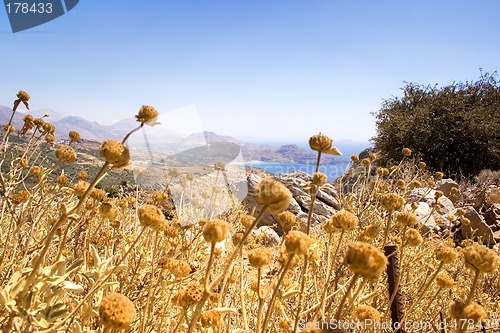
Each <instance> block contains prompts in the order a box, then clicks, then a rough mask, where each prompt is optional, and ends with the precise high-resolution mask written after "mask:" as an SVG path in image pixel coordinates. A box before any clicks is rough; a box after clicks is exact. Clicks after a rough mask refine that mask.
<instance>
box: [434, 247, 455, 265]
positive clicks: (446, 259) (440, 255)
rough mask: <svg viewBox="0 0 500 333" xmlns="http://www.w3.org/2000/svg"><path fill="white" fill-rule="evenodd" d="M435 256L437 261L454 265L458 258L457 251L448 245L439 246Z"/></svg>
mask: <svg viewBox="0 0 500 333" xmlns="http://www.w3.org/2000/svg"><path fill="white" fill-rule="evenodd" d="M434 254H435V256H436V259H437V260H439V261H442V262H443V263H445V264H449V263H452V262H453V261H455V259H457V257H458V253H457V251H456V250H455V249H453V248H451V247H449V246H446V245H439V246H438V247H437V248H436V249H435V251H434Z"/></svg>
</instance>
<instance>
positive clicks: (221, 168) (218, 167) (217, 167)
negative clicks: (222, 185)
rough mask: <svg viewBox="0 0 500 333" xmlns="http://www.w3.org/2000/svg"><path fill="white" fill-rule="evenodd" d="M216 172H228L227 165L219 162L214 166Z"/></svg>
mask: <svg viewBox="0 0 500 333" xmlns="http://www.w3.org/2000/svg"><path fill="white" fill-rule="evenodd" d="M214 170H216V171H224V170H226V165H225V164H224V163H222V162H217V163H215V164H214Z"/></svg>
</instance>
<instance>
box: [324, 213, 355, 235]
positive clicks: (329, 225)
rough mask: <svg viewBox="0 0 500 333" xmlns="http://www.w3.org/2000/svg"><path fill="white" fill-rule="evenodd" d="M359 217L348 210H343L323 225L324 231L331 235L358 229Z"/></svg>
mask: <svg viewBox="0 0 500 333" xmlns="http://www.w3.org/2000/svg"><path fill="white" fill-rule="evenodd" d="M358 223H359V219H358V217H357V216H356V215H355V214H353V213H351V212H348V211H346V210H341V211H339V212H337V213H335V214H333V215H332V217H331V218H329V219H328V220H327V221H326V222H325V224H323V229H325V231H326V232H327V233H329V234H331V233H334V232H338V231H342V230H343V231H350V230H354V229H356V227H357V226H358Z"/></svg>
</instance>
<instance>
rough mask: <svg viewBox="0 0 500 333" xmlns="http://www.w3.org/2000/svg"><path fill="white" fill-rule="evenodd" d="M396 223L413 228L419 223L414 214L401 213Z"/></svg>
mask: <svg viewBox="0 0 500 333" xmlns="http://www.w3.org/2000/svg"><path fill="white" fill-rule="evenodd" d="M396 222H398V223H400V224H402V225H405V226H407V227H413V225H415V223H417V215H415V213H413V212H401V213H398V214H397V215H396Z"/></svg>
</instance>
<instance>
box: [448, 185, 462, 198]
mask: <svg viewBox="0 0 500 333" xmlns="http://www.w3.org/2000/svg"><path fill="white" fill-rule="evenodd" d="M459 194H460V190H459V189H458V188H456V187H452V189H451V190H450V196H452V197H458V195H459Z"/></svg>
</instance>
